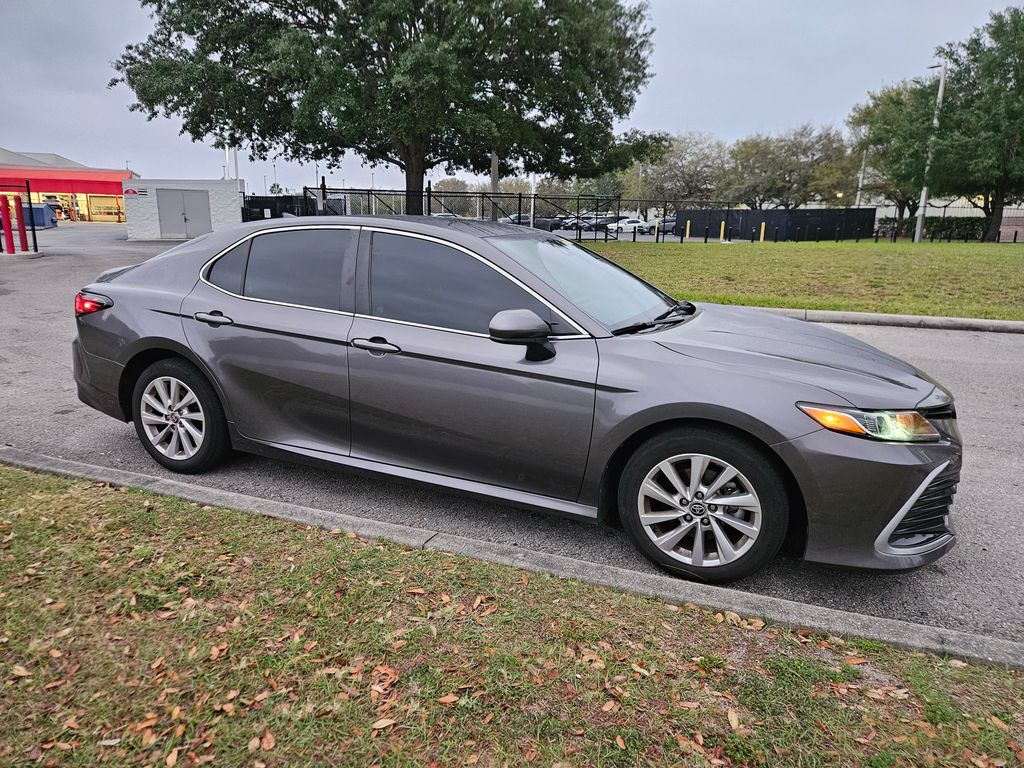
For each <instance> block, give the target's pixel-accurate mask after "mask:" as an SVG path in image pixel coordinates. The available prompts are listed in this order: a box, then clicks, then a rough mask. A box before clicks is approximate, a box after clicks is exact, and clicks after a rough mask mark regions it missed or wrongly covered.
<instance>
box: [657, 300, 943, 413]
mask: <svg viewBox="0 0 1024 768" xmlns="http://www.w3.org/2000/svg"><path fill="white" fill-rule="evenodd" d="M649 338H650V339H651V340H656V341H657V342H658V343H659V344H661V345H662V346H663V347H666V348H667V349H670V350H672V351H673V352H677V353H679V354H681V355H686V356H689V357H694V358H699V359H701V360H707V361H710V362H714V363H718V364H721V365H724V366H737V367H742V368H744V369H745V371H746V372H748V373H749V372H750V369H756V371H757V372H759V373H760V374H761V375H767V376H772V377H776V378H788V379H791V380H793V381H799V382H801V383H804V384H811V385H813V386H816V387H820V388H822V389H826V390H828V391H829V392H831V393H833V394H834V395H836V396H838V397H839V398H842V399H843V400H846V401H847V402H848V403H850V404H851V405H854V406H856V407H858V408H914V407H916V406H918V405H919V404H921V403H922V401H925V400H926V399H927V400H928V401H929V402H928V404H929V405H932V404H937V403H941V402H946V401H948V400H950V399H951V398H950V397H949V394H948V392H946V391H945V390H944V389H942V388H941V387H939V385H938V384H937V383H936V382H935V381H934V380H933V379H932V378H930V377H929V376H928V375H927V374H925V373H923V372H921V371H919V370H918V369H917V368H915V367H914V366H912V365H910V364H909V363H906V362H904V361H903V360H900V359H899V358H896V357H893V356H892V355H889V354H886V353H885V352H882V351H881V350H879V349H876V348H875V347H872V346H871V345H870V344H865V343H864V342H862V341H859V340H858V339H855V338H853V337H851V336H847V335H846V334H844V333H839V332H838V331H833V330H832V329H831V328H826V327H824V326H822V325H820V324H815V323H808V322H804V321H802V320H796V319H793V318H790V317H785V316H782V315H777V314H772V313H769V312H762V311H759V310H755V309H747V308H744V307H730V306H724V305H721V304H699V305H698V311H697V313H696V314H695V315H694V316H693V317H692V318H690V319H689V320H687V321H686V322H684V323H680V324H678V325H674V326H669V327H667V328H664V329H663V330H660V331H657V332H652V333H650V335H649ZM936 387H939V388H938V391H936ZM933 393H934V394H933ZM929 396H931V397H929ZM834 404H837V405H841V404H842V403H839V402H837V403H834Z"/></svg>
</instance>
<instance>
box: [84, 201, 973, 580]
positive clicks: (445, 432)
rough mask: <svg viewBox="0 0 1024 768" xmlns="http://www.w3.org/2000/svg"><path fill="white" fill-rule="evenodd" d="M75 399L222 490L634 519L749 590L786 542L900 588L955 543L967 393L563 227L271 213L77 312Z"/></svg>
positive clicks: (673, 562)
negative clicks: (698, 290) (289, 487)
mask: <svg viewBox="0 0 1024 768" xmlns="http://www.w3.org/2000/svg"><path fill="white" fill-rule="evenodd" d="M75 313H76V316H77V324H78V338H77V339H76V341H75V343H74V349H73V357H74V374H75V379H76V381H77V384H78V393H79V397H80V398H81V400H82V401H83V402H85V403H87V404H88V405H91V406H92V407H94V408H96V409H98V410H99V411H102V412H103V413H106V414H108V415H110V416H113V417H115V418H117V419H121V420H124V421H132V422H134V424H135V428H136V430H137V432H138V435H139V439H140V441H141V444H142V446H143V447H144V448H145V450H146V451H148V452H149V454H150V455H151V456H152V457H153V458H154V459H155V460H156V461H157V462H159V463H160V464H161V465H163V466H164V467H167V468H169V469H171V470H174V471H178V472H186V473H191V472H202V471H205V470H208V469H210V468H212V467H214V466H216V465H217V464H218V463H220V462H222V461H224V460H225V459H226V458H228V456H229V455H230V453H231V452H232V451H233V450H235V451H245V452H249V453H255V454H261V455H264V456H272V457H277V458H285V459H291V460H297V461H305V462H316V463H320V464H327V465H333V466H338V467H348V468H354V469H358V470H368V471H372V472H376V473H379V474H380V475H383V476H393V477H399V478H404V479H410V480H415V481H421V482H427V483H434V484H437V485H441V486H445V487H447V488H451V489H456V490H459V491H463V492H468V493H473V494H478V495H481V496H486V497H489V498H492V499H498V500H502V501H505V502H508V503H510V504H515V505H521V506H527V507H531V508H541V509H547V510H551V511H553V512H555V513H559V514H563V515H569V516H572V517H577V518H586V519H590V520H599V521H605V522H609V523H613V524H621V525H622V526H623V527H624V528H625V529H626V531H627V532H628V533H629V534H630V536H631V538H632V539H633V541H634V542H635V543H636V545H637V547H638V548H639V549H640V550H641V551H642V552H643V553H644V555H646V556H647V557H648V558H649V559H651V560H652V561H653V562H654V563H656V564H658V565H659V566H661V567H663V568H665V569H667V570H669V571H673V572H675V573H678V574H681V575H685V576H688V577H692V578H698V579H703V580H706V581H715V582H721V581H728V580H732V579H737V578H741V577H743V576H746V575H748V574H750V573H752V572H754V571H756V570H757V569H758V568H760V567H761V566H763V565H764V564H765V563H766V562H768V561H769V560H770V559H771V558H773V557H774V556H775V555H776V554H777V553H778V552H779V550H780V549H781V548H782V547H783V546H786V547H787V548H788V549H789V550H790V551H792V552H794V553H796V554H798V555H800V556H803V557H805V558H806V559H808V560H814V561H818V562H824V563H832V564H837V565H846V566H860V567H867V568H878V569H906V568H913V567H917V566H921V565H924V564H926V563H929V562H931V561H933V560H935V559H936V558H938V557H940V556H941V555H942V554H944V553H945V552H947V551H948V550H949V549H950V548H951V547H952V546H953V545H954V542H955V536H954V533H953V529H952V526H951V523H950V514H949V511H950V505H951V503H952V498H953V494H954V492H955V491H956V484H957V481H958V478H959V471H960V457H961V442H960V437H959V434H958V431H957V426H956V413H955V410H954V407H953V401H952V397H951V396H950V394H949V393H948V392H947V391H946V390H945V389H943V388H942V387H941V386H940V385H938V384H937V383H936V382H934V381H933V380H932V379H930V378H929V377H928V376H927V375H925V374H923V373H921V372H920V371H918V370H916V369H915V368H914V367H912V366H910V365H908V364H907V363H904V362H902V361H901V360H899V359H896V358H894V357H891V356H889V355H887V354H884V353H882V352H880V351H878V350H877V349H874V348H873V347H870V346H868V345H867V344H864V343H861V342H859V341H857V340H855V339H852V338H849V337H847V336H845V335H843V334H840V333H836V332H834V331H831V330H829V329H827V328H823V327H820V326H814V325H810V324H807V323H803V322H800V321H797V320H791V319H788V318H783V317H778V316H775V315H770V314H766V313H761V312H758V311H754V310H748V309H740V308H735V307H726V306H719V305H713V304H697V305H694V304H691V303H689V302H686V301H677V300H675V299H673V298H672V297H670V296H668V295H666V294H665V293H663V292H661V291H659V290H658V289H657V288H654V287H653V286H651V285H648V284H647V283H645V282H644V281H642V280H640V279H639V278H637V277H635V276H634V275H632V274H631V273H629V272H627V271H625V270H623V269H621V268H619V267H617V266H616V265H614V264H613V263H611V262H609V261H607V260H605V259H603V258H601V257H600V256H597V255H596V254H594V253H592V252H590V251H588V250H586V249H585V248H582V247H580V246H579V245H578V244H575V243H572V242H570V241H568V240H563V239H561V238H559V237H557V236H555V235H552V234H550V233H547V232H540V231H537V230H531V229H527V228H524V227H518V226H514V225H508V224H501V223H491V222H479V221H470V220H461V219H440V218H431V217H408V218H400V217H388V218H357V217H317V218H308V219H302V218H298V219H290V220H288V221H287V222H284V221H281V220H277V221H262V222H257V223H252V224H248V225H243V226H241V227H236V228H233V229H227V230H223V231H219V232H215V233H212V234H209V235H205V236H203V237H200V238H198V239H196V240H193V241H191V242H188V243H185V244H182V245H179V246H177V247H175V248H172V249H171V250H169V251H167V252H166V253H164V254H161V255H160V256H157V257H156V258H153V259H151V260H149V261H147V262H145V263H143V264H139V265H136V266H131V267H123V268H119V269H116V270H111V271H109V272H106V273H104V274H103V275H101V276H100V277H99V278H98V279H97V280H96V282H94V283H92V284H90V285H87V286H85V287H84V288H83V289H82V291H81V293H79V295H78V296H77V297H76V302H75Z"/></svg>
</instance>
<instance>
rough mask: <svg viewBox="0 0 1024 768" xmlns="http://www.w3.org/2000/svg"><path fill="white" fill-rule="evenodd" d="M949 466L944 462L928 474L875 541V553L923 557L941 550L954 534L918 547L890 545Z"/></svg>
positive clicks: (947, 534)
mask: <svg viewBox="0 0 1024 768" xmlns="http://www.w3.org/2000/svg"><path fill="white" fill-rule="evenodd" d="M948 466H949V462H948V461H944V462H942V463H941V464H939V466H937V467H936V468H935V469H933V470H932V471H931V472H929V473H928V477H926V478H925V479H924V481H923V482H922V483H921V484H920V485H919V486H918V487H917V490H916V491H914V492H913V493H912V494H910V498H909V499H907V500H906V502H904V504H903V506H902V507H900V510H899V512H897V513H896V515H895V516H894V517H893V519H892V520H890V521H889V524H888V525H887V526H885V528H883V529H882V532H881V533H880V534H878V538H876V539H875V551H876V552H878V554H880V555H895V556H897V557H898V556H901V555H902V556H906V555H923V554H926V553H928V552H931V551H932V550H934V549H939V548H940V547H942V546H943V545H945V544H946V543H947V542H948V541H949V540H950V539H951V538H953V536H952V534H949V533H944V534H942V535H941V536H939V538H937V539H935V541H929V542H928V543H927V544H919V545H918V546H916V547H898V548H897V547H892V546H890V545H889V536H890V535H891V534H892V532H893V531H895V530H896V526H898V525H899V524H900V523H901V522H903V518H904V517H906V516H907V512H909V511H910V508H911V507H912V506H914V503H915V502H916V501H917V500H918V499H919V498H920V497H921V494H922V493H924V492H925V489H926V488H927V487H928V486H929V485H930V484H931V482H932V480H934V479H935V477H936V476H937V475H938V474H939V473H941V472H942V470H944V469H945V468H946V467H948Z"/></svg>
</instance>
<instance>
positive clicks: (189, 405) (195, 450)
mask: <svg viewBox="0 0 1024 768" xmlns="http://www.w3.org/2000/svg"><path fill="white" fill-rule="evenodd" d="M132 420H133V421H134V422H135V431H136V432H137V433H138V435H139V440H140V441H142V447H143V448H145V449H146V451H148V452H149V455H150V456H152V457H153V458H154V459H156V461H157V462H158V463H159V464H162V465H163V466H165V467H167V468H168V469H170V470H172V471H174V472H182V473H186V474H193V473H197V472H205V471H206V470H208V469H212V468H213V467H215V466H216V465H217V464H220V463H221V462H222V461H223V460H224V459H225V458H226V457H227V456H228V454H229V453H230V452H231V445H230V440H229V438H228V429H227V421H226V419H225V418H224V410H223V408H221V405H220V401H219V400H218V399H217V393H216V392H215V391H214V389H213V387H212V386H210V383H209V382H208V381H207V380H206V378H205V377H204V376H203V375H202V374H201V373H200V372H199V370H198V369H197V368H196V367H195V366H194V365H192V364H191V363H188V362H186V361H185V360H179V359H168V360H158V361H157V362H155V363H153V364H152V365H150V366H149V367H148V368H146V370H144V371H143V372H142V375H141V376H139V380H138V381H137V382H136V383H135V390H134V392H133V393H132Z"/></svg>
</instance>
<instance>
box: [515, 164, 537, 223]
mask: <svg viewBox="0 0 1024 768" xmlns="http://www.w3.org/2000/svg"><path fill="white" fill-rule="evenodd" d="M536 213H537V174H536V173H531V174H530V228H531V229H532V228H533V219H534V215H535V214H536ZM516 223H517V224H518V223H519V222H516Z"/></svg>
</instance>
